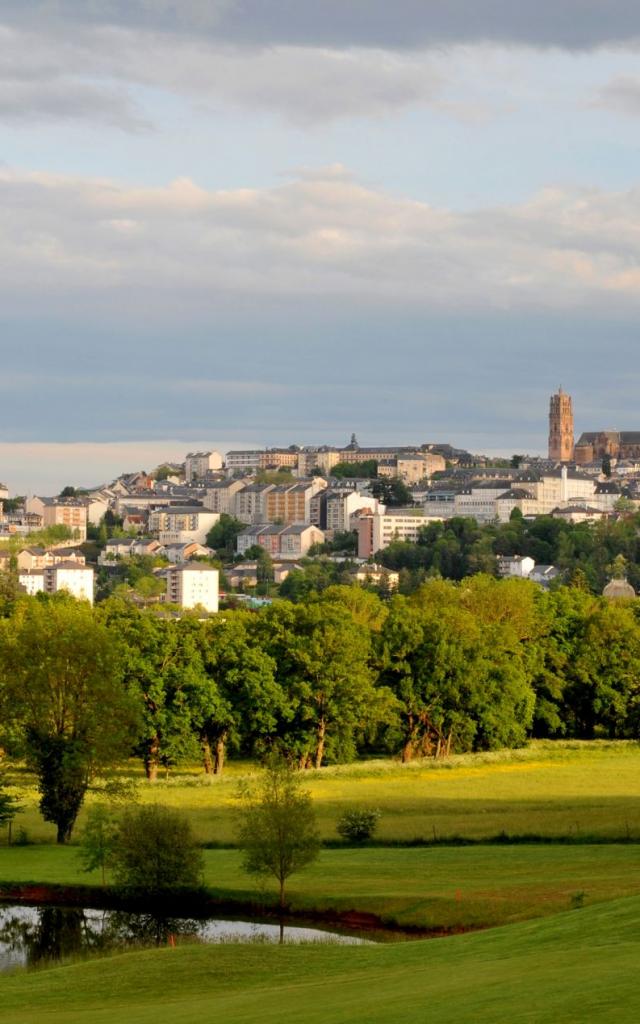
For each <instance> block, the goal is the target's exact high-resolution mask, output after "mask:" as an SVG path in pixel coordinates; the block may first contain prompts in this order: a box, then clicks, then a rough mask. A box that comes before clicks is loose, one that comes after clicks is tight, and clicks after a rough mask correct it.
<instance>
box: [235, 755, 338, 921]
mask: <svg viewBox="0 0 640 1024" xmlns="http://www.w3.org/2000/svg"><path fill="white" fill-rule="evenodd" d="M241 796H242V807H241V809H240V812H239V815H240V817H239V822H238V829H237V840H238V846H239V847H240V850H241V851H242V866H243V868H244V870H245V871H246V872H247V873H248V874H250V875H257V876H258V877H269V876H271V877H273V878H275V879H276V881H277V883H278V891H279V905H280V908H281V909H284V908H285V906H286V903H285V885H286V882H287V879H288V878H289V877H290V876H291V875H293V874H296V872H298V871H301V870H302V869H303V868H305V867H306V866H307V865H308V864H311V863H312V862H313V861H314V860H315V859H316V858H317V856H318V854H319V852H320V835H319V833H318V829H317V825H316V815H315V811H314V809H313V805H312V803H311V795H310V793H308V792H307V791H306V790H303V789H302V788H301V780H300V775H299V773H298V772H297V771H296V769H295V768H293V767H291V766H290V765H288V764H286V763H285V762H282V761H273V762H271V763H270V764H269V765H268V766H267V768H266V770H265V772H264V775H263V776H262V779H261V780H260V782H259V783H258V784H257V786H254V787H251V786H246V787H245V788H244V789H243V790H242V791H241Z"/></svg>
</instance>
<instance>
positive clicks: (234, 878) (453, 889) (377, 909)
mask: <svg viewBox="0 0 640 1024" xmlns="http://www.w3.org/2000/svg"><path fill="white" fill-rule="evenodd" d="M2 881H5V882H6V881H13V882H30V881H33V882H42V883H47V882H49V883H61V884H85V885H86V884H88V883H91V884H94V885H96V884H99V878H98V876H97V875H87V874H84V873H82V872H81V871H80V869H79V863H78V858H77V853H76V851H75V850H73V849H72V848H56V847H47V846H32V847H25V848H21V849H17V848H13V849H6V848H5V849H2V850H0V882H2ZM205 882H206V885H207V886H208V888H209V889H210V890H211V891H212V894H213V895H216V896H218V897H220V898H235V899H240V900H242V899H244V900H247V899H248V900H256V899H261V898H263V897H262V896H261V894H260V893H259V892H258V890H256V889H255V887H253V885H252V882H251V881H250V880H249V879H248V878H247V876H246V875H245V874H244V873H243V872H242V871H241V869H240V858H239V855H238V853H237V852H236V851H235V850H207V851H205ZM579 893H583V894H584V903H585V905H586V906H589V905H591V904H593V903H595V902H597V901H601V900H612V899H616V898H618V897H620V896H631V895H640V849H639V848H638V847H637V846H608V845H602V846H576V847H564V846H506V847H490V846H477V847H461V848H457V847H437V848H434V849H422V848H415V849H395V848H386V849H385V848H372V849H364V850H353V849H348V850H324V851H323V852H322V854H321V856H320V859H319V860H318V862H317V863H316V864H314V865H313V866H312V867H310V868H308V869H307V870H306V871H304V872H302V873H301V874H299V875H296V876H294V877H293V878H292V879H291V882H290V887H289V899H290V903H291V905H292V907H293V908H294V909H296V910H300V911H303V910H304V909H305V908H306V909H315V910H328V909H335V910H338V911H346V910H360V911H366V912H368V913H372V914H376V915H378V916H379V917H382V918H384V919H386V920H389V921H393V922H395V923H397V924H399V925H403V926H414V927H421V928H456V927H477V926H485V925H495V924H502V923H505V922H510V921H517V920H521V919H523V918H527V917H538V916H542V915H547V914H553V913H557V912H559V911H563V910H566V909H568V908H569V907H570V905H571V902H572V899H573V898H574V897H575V896H576V894H579ZM264 898H265V901H266V900H270V901H272V900H273V899H274V890H273V889H271V890H268V891H267V892H266V893H265V896H264Z"/></svg>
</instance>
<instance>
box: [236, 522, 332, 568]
mask: <svg viewBox="0 0 640 1024" xmlns="http://www.w3.org/2000/svg"><path fill="white" fill-rule="evenodd" d="M323 541H324V533H323V532H322V530H319V529H318V528H317V526H312V525H311V524H307V523H294V524H291V525H289V526H279V525H277V524H275V523H257V524H255V525H253V526H248V527H247V528H246V529H245V530H243V531H242V533H239V534H238V538H237V545H236V546H237V551H238V554H240V555H243V554H244V553H245V551H247V550H248V549H249V548H251V547H253V545H254V544H259V545H260V546H261V547H263V548H264V549H265V550H266V551H268V552H269V554H270V555H271V556H272V558H281V559H284V560H287V561H288V560H289V559H296V558H302V557H304V555H306V554H307V552H308V551H309V548H310V547H311V546H312V545H313V544H322V543H323Z"/></svg>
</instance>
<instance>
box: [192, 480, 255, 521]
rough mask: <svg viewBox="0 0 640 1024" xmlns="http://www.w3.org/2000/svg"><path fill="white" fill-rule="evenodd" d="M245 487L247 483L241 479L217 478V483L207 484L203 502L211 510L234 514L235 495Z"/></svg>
mask: <svg viewBox="0 0 640 1024" xmlns="http://www.w3.org/2000/svg"><path fill="white" fill-rule="evenodd" d="M245 487H246V484H244V483H242V481H241V480H231V479H226V480H217V481H216V482H215V483H212V484H208V485H207V489H206V492H205V494H204V496H203V498H202V503H203V505H204V507H205V508H208V509H210V511H211V512H219V513H220V514H221V515H222V513H223V512H224V513H226V515H234V514H235V506H234V503H235V496H236V494H238V492H239V491H242V490H244V488H245Z"/></svg>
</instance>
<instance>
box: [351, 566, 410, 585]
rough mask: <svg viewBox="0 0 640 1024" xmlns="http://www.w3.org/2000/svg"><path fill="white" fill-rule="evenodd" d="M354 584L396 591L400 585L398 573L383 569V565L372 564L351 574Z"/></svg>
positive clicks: (361, 567)
mask: <svg viewBox="0 0 640 1024" xmlns="http://www.w3.org/2000/svg"><path fill="white" fill-rule="evenodd" d="M351 578H352V580H353V581H354V582H355V583H362V584H364V585H365V586H375V587H380V586H385V587H387V588H388V590H397V589H398V584H399V583H400V573H397V572H393V570H392V569H387V568H385V566H384V565H376V564H375V563H374V562H371V563H367V565H362V566H360V567H359V568H358V569H356V570H355V571H354V572H353V573H351Z"/></svg>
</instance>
